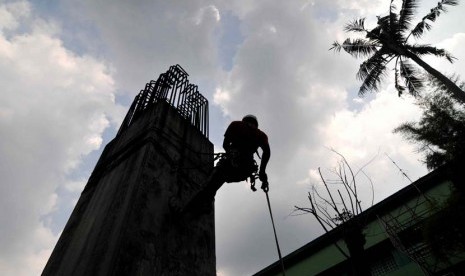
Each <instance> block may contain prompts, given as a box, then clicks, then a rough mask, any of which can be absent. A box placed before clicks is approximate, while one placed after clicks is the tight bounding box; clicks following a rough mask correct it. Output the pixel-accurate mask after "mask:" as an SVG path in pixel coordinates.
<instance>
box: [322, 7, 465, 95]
mask: <svg viewBox="0 0 465 276" xmlns="http://www.w3.org/2000/svg"><path fill="white" fill-rule="evenodd" d="M418 2H419V1H418V0H402V6H401V8H400V10H398V9H397V7H396V5H395V4H394V0H391V4H390V6H389V14H388V15H386V16H383V17H378V22H377V26H376V27H375V28H374V29H372V30H368V29H366V28H365V18H361V19H355V20H353V21H352V22H349V23H348V24H347V25H346V26H345V28H344V31H346V32H354V33H359V34H362V35H365V38H354V39H350V38H347V39H346V40H345V41H344V42H343V43H339V42H337V41H336V42H334V43H333V44H332V47H331V49H332V50H335V51H337V52H339V51H340V50H341V49H343V50H344V51H346V52H347V53H349V54H350V55H352V56H354V57H356V58H358V57H366V58H367V59H366V60H365V61H364V62H363V63H362V64H361V65H360V68H359V70H358V73H357V78H358V79H360V80H361V81H363V83H362V85H361V86H360V89H359V95H361V96H362V95H364V94H365V93H366V92H367V91H369V90H372V91H377V90H378V88H379V84H380V83H381V81H382V79H383V77H384V76H385V75H386V72H387V65H388V64H389V63H390V62H391V61H394V62H395V65H394V71H395V86H396V89H397V91H398V92H399V95H401V94H402V93H404V92H405V91H406V90H407V91H408V92H409V93H410V94H412V95H414V96H417V95H418V93H419V92H420V90H421V89H422V88H423V81H424V80H423V77H422V74H421V72H420V71H419V68H418V67H417V66H415V65H414V63H416V64H417V65H419V66H420V67H422V68H423V69H424V70H425V71H427V72H428V73H429V74H431V75H432V76H434V77H435V78H436V79H437V80H438V81H440V82H441V83H442V84H444V85H445V86H446V87H447V90H446V92H449V93H451V95H452V96H453V97H454V98H456V99H457V100H459V101H461V102H463V103H465V93H464V92H463V90H462V89H460V87H458V86H457V85H456V84H455V83H454V82H453V81H451V80H450V79H449V78H447V77H446V76H444V75H443V74H441V73H440V72H439V71H437V70H436V69H434V68H433V67H431V66H430V65H428V64H427V63H426V62H424V61H423V60H422V59H421V57H423V56H425V55H434V56H437V57H440V58H445V59H447V60H448V61H449V62H453V60H454V57H452V56H451V55H450V54H449V53H448V52H447V51H445V50H444V49H438V48H436V47H433V46H431V45H427V44H423V45H422V44H416V43H413V44H412V43H409V39H410V38H412V37H414V38H420V37H421V36H422V35H423V34H424V33H425V31H428V30H430V29H431V23H432V22H434V21H435V20H436V19H437V18H438V16H439V15H440V14H441V13H443V12H445V11H446V6H455V5H457V3H458V1H457V0H441V1H440V2H439V3H438V4H437V6H436V7H434V8H433V9H431V10H430V12H429V13H428V14H427V15H425V16H424V17H423V18H422V19H421V20H420V22H418V23H417V24H416V25H412V20H413V19H414V13H415V10H416V9H417V7H418ZM397 11H398V12H397ZM412 26H414V27H413V28H412ZM412 61H413V62H414V63H412Z"/></svg>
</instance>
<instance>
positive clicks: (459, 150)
mask: <svg viewBox="0 0 465 276" xmlns="http://www.w3.org/2000/svg"><path fill="white" fill-rule="evenodd" d="M453 79H454V81H455V82H456V83H459V80H458V78H457V77H455V78H453ZM429 84H430V85H431V87H432V88H433V91H432V93H431V94H430V95H428V96H427V97H425V98H423V99H421V100H419V105H420V106H421V108H422V109H423V114H422V117H421V119H420V121H418V122H407V123H404V124H402V125H401V126H399V127H397V128H396V129H395V130H394V132H398V133H401V134H402V135H403V136H404V137H406V138H407V139H408V140H410V141H411V142H413V143H417V144H419V147H418V150H419V151H420V152H422V153H424V155H425V160H424V162H425V163H426V166H427V168H428V169H430V170H433V169H436V168H438V167H439V166H441V165H443V164H445V163H447V162H449V161H453V160H454V159H456V158H457V157H463V156H465V142H464V141H465V105H464V104H461V103H457V101H456V100H454V99H453V98H451V97H450V96H449V95H447V94H446V93H444V92H445V91H447V87H446V86H445V85H443V84H442V83H440V82H438V81H437V80H436V79H434V78H429ZM459 86H460V87H465V84H464V83H461V84H459Z"/></svg>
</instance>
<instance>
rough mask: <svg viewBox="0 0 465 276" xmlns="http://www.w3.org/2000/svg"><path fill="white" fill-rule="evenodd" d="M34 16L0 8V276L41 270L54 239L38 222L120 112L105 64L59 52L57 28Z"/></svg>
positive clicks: (18, 8) (21, 6) (22, 9)
mask: <svg viewBox="0 0 465 276" xmlns="http://www.w3.org/2000/svg"><path fill="white" fill-rule="evenodd" d="M32 12H33V11H32V10H31V8H30V6H29V5H28V3H27V2H18V3H13V4H6V5H0V13H2V14H3V15H6V17H0V18H7V19H8V22H10V23H8V24H7V27H8V28H9V30H8V31H9V34H8V36H6V35H4V34H3V33H0V49H1V50H0V87H2V91H1V93H0V133H1V136H2V139H0V152H1V153H2V154H1V155H0V164H1V165H0V175H1V176H2V181H1V185H0V197H1V198H0V202H1V203H0V205H1V206H0V207H1V208H0V209H1V210H2V211H1V212H0V224H1V225H2V227H1V228H0V236H1V240H2V248H1V250H0V274H2V275H37V274H39V273H40V272H41V270H42V268H43V266H44V264H45V261H46V260H47V258H48V256H49V254H50V252H51V250H52V248H53V246H54V244H55V242H56V239H57V237H56V236H55V235H53V233H52V232H51V230H50V229H49V228H47V226H44V222H43V221H42V217H43V216H44V215H46V214H48V213H50V212H51V211H53V210H54V209H55V208H56V202H57V200H58V199H57V196H58V195H57V194H56V193H55V191H56V189H57V187H59V186H60V185H64V184H65V183H66V180H65V176H66V174H67V173H68V172H70V171H71V170H72V169H74V168H76V166H77V165H78V164H79V162H80V161H81V158H82V156H84V155H86V154H88V153H90V152H91V151H93V150H96V149H98V148H99V147H100V145H101V136H102V133H103V131H104V129H105V128H107V127H108V126H109V122H110V121H112V122H117V121H119V120H121V118H119V117H120V116H121V115H122V114H121V110H120V109H119V108H118V107H117V106H115V102H114V94H113V93H114V82H113V79H112V77H111V75H109V71H108V67H107V66H106V65H105V64H103V63H102V62H100V61H98V60H96V59H94V58H92V57H90V56H85V55H83V56H78V55H76V54H74V53H73V52H70V51H69V50H67V49H66V48H64V47H63V44H62V42H61V41H60V39H59V38H58V33H57V31H58V28H56V26H54V25H50V24H49V23H47V21H44V20H41V19H39V18H35V17H34V16H35V15H33V14H32ZM1 20H4V19H1ZM12 22H13V23H12ZM34 23H36V24H34ZM24 24H33V26H34V27H33V28H30V29H29V28H28V27H29V25H24ZM17 29H18V30H20V29H21V32H16V30H17ZM28 29H29V31H24V30H28Z"/></svg>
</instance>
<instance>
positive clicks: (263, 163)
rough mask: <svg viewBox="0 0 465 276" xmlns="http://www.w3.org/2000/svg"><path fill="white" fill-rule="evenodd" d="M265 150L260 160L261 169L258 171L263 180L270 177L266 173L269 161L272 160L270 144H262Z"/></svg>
mask: <svg viewBox="0 0 465 276" xmlns="http://www.w3.org/2000/svg"><path fill="white" fill-rule="evenodd" d="M261 148H262V150H263V154H262V161H261V162H260V170H259V172H258V176H259V178H260V180H261V181H267V180H268V177H267V175H266V166H267V165H268V161H269V160H270V156H271V150H270V145H269V144H264V145H263V146H261Z"/></svg>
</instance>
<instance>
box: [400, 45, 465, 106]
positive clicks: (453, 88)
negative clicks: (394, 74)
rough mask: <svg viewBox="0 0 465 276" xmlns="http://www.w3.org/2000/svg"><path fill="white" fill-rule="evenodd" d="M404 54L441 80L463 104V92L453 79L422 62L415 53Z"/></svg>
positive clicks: (464, 96)
mask: <svg viewBox="0 0 465 276" xmlns="http://www.w3.org/2000/svg"><path fill="white" fill-rule="evenodd" d="M405 55H406V56H407V57H408V58H410V59H412V60H413V61H415V63H416V64H418V65H420V66H421V67H422V68H423V69H425V71H426V72H428V73H429V74H431V75H432V76H434V77H435V78H436V79H438V80H439V81H441V82H442V83H443V84H444V85H445V86H446V87H447V89H448V90H449V91H450V93H451V94H452V97H454V98H455V99H456V100H457V101H459V102H461V103H463V104H465V92H464V91H463V90H462V89H460V87H458V86H457V85H456V84H455V83H454V82H453V81H451V80H450V79H449V78H448V77H446V76H444V75H443V74H442V73H441V72H439V71H438V70H436V69H434V68H433V67H431V66H429V64H428V63H426V62H424V61H423V60H422V59H420V58H419V57H418V56H417V55H415V54H412V53H411V52H409V51H406V53H405Z"/></svg>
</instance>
